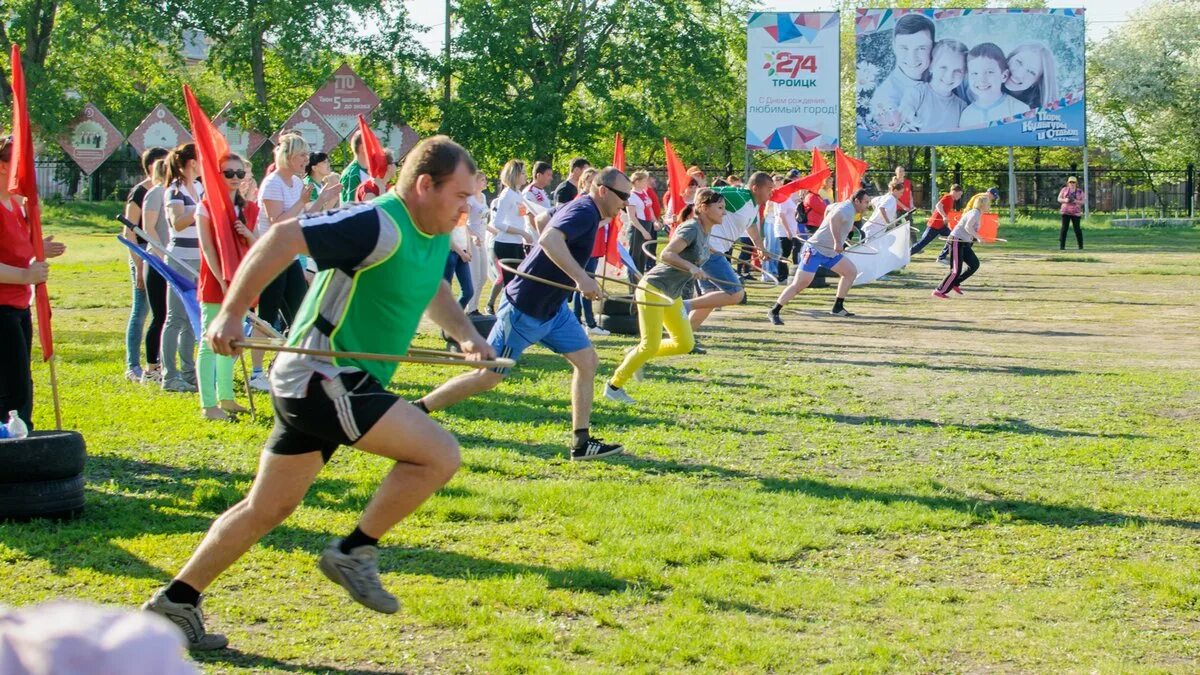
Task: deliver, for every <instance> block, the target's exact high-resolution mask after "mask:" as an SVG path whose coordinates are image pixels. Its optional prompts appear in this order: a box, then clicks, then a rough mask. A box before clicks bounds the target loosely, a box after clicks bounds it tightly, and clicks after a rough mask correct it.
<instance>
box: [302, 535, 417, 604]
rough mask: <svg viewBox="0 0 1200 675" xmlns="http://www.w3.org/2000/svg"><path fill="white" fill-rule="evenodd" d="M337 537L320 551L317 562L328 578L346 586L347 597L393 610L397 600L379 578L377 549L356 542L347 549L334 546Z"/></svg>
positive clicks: (337, 544)
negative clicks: (345, 551)
mask: <svg viewBox="0 0 1200 675" xmlns="http://www.w3.org/2000/svg"><path fill="white" fill-rule="evenodd" d="M341 543H342V540H341V538H338V539H334V540H333V541H331V542H329V546H326V547H325V551H324V552H323V553H321V558H320V560H318V561H317V566H318V567H320V568H321V573H322V574H324V575H325V576H326V577H328V579H329V580H330V581H332V582H333V583H335V584H337V585H339V586H341V587H342V588H344V589H346V591H347V592H348V593H350V597H352V598H354V599H355V600H356V601H358V603H359V604H361V605H363V606H364V607H368V608H370V609H373V610H375V611H376V612H383V613H384V614H395V613H396V612H397V610H399V609H400V601H399V600H397V599H396V596H394V595H392V594H391V593H388V592H387V591H386V590H384V588H383V584H382V583H380V581H379V549H378V548H376V547H374V546H359V547H357V548H353V549H351V550H350V552H349V553H342V550H341V549H340V548H338V546H340V545H341Z"/></svg>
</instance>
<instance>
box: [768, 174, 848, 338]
mask: <svg viewBox="0 0 1200 675" xmlns="http://www.w3.org/2000/svg"><path fill="white" fill-rule="evenodd" d="M868 203H870V199H869V198H868V197H867V191H866V190H859V191H858V192H855V193H854V196H853V197H852V198H850V199H849V200H847V201H844V202H838V203H836V204H830V205H829V208H828V209H826V211H825V220H824V221H823V222H822V223H821V227H819V228H817V231H816V232H814V233H813V235H812V236H811V237H809V238H808V242H807V243H806V244H804V249H803V250H802V251H801V252H800V272H799V273H797V274H796V278H794V279H792V283H791V284H789V285H788V287H787V288H785V289H783V292H782V293H780V294H779V300H777V301H776V302H775V306H774V307H772V308H771V311H770V312H769V313H768V314H767V318H769V319H770V320H771V323H773V324H775V325H776V326H782V325H783V319H781V318H780V317H779V312H780V311H781V310H782V309H783V306H784V305H786V304H787V303H788V301H790V300H791V299H792V298H794V297H796V294H797V293H799V292H800V291H802V290H804V289H806V288H808V285H809V284H810V283H812V280H813V277H814V276H816V274H817V269H818V268H820V267H825V268H828V269H831V270H833V271H834V273H835V274H837V275H838V276H839V277H841V278H840V279H839V280H838V286H837V299H836V300H834V302H833V309H832V310H830V312H829V313H830V314H833V315H835V316H854V315H853V314H851V313H850V312H848V311H846V308H845V307H844V306H843V303H844V302H845V301H846V294H847V293H849V292H850V286H852V285H853V284H854V278H855V277H856V276H858V270H857V269H855V267H854V263H852V262H850V259H849V258H847V257H845V256H843V255H842V251H844V250H845V248H846V237H847V236H848V235H849V234H850V230H852V229H854V219H855V217H856V216H858V215H859V214H861V213H862V212H863V211H866V210H867V204H868Z"/></svg>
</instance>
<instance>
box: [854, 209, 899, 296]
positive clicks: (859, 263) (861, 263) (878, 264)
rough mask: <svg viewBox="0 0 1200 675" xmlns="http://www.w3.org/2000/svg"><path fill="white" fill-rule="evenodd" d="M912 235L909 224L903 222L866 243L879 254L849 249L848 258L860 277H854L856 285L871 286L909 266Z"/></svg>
mask: <svg viewBox="0 0 1200 675" xmlns="http://www.w3.org/2000/svg"><path fill="white" fill-rule="evenodd" d="M911 234H912V230H910V229H908V224H907V223H903V222H902V223H901V224H900V225H898V226H896V227H893V228H892V229H890V230H888V231H887V232H885V233H884V234H881V235H879V236H878V237H874V238H872V239H868V240H867V241H866V242H864V244H865V245H866V246H869V247H870V248H872V249H875V250H876V251H879V253H855V252H854V247H853V246H851V247H850V248H847V249H846V257H847V258H849V259H850V262H852V263H854V267H855V268H856V269H857V270H858V276H856V277H854V285H855V286H862V285H863V284H869V283H871V282H872V281H875V280H877V279H878V278H879V277H882V276H883V275H885V274H889V273H891V272H895V271H896V270H898V269H900V268H902V267H904V266H905V265H907V264H908V261H909V253H908V252H909V249H911V248H912V239H911V238H910V235H911Z"/></svg>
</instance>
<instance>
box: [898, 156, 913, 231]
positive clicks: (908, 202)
mask: <svg viewBox="0 0 1200 675" xmlns="http://www.w3.org/2000/svg"><path fill="white" fill-rule="evenodd" d="M896 180H898V181H900V184H901V185H903V186H904V190H903V191H902V192H901V193H900V196H898V197H897V198H896V201H897V202H898V203H899V208H898V209H897V214H896V217H898V218H902V217H904V216H908V224H909V225H912V216H911V215H909V214H911V213H912V210H913V196H912V181H911V180H909V179H907V178H905V177H904V167H902V166H898V167H896Z"/></svg>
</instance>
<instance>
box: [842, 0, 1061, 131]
mask: <svg viewBox="0 0 1200 675" xmlns="http://www.w3.org/2000/svg"><path fill="white" fill-rule="evenodd" d="M1083 31H1084V22H1083V10H1082V9H974V10H969V9H937V10H935V9H914V10H895V9H860V10H858V14H857V16H856V21H855V34H856V44H857V48H858V56H857V61H856V64H855V70H856V72H857V82H856V91H857V105H856V111H855V117H856V120H855V127H856V139H857V141H858V143H859V144H860V145H1002V146H1032V145H1041V146H1061V145H1083V143H1084V132H1085V126H1084V102H1083V88H1084V32H1083Z"/></svg>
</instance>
